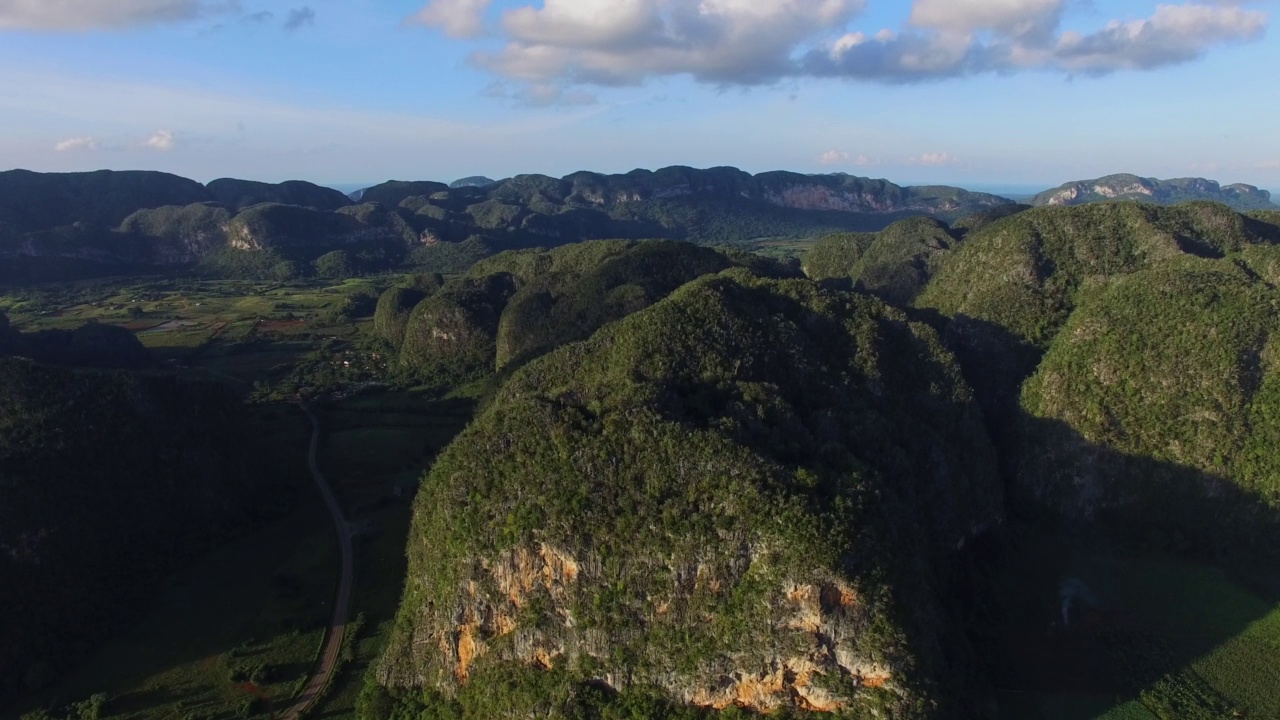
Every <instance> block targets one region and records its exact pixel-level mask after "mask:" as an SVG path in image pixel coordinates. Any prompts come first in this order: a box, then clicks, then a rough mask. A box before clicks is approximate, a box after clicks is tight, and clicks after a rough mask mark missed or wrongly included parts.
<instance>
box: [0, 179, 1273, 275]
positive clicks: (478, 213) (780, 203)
mask: <svg viewBox="0 0 1280 720" xmlns="http://www.w3.org/2000/svg"><path fill="white" fill-rule="evenodd" d="M487 180H488V179H487V178H479V177H475V178H467V179H464V181H460V182H455V183H454V185H456V186H457V187H450V186H449V185H446V184H444V183H440V182H434V181H388V182H385V183H382V184H379V185H374V186H372V187H369V188H365V189H364V190H361V191H359V192H358V193H354V194H353V195H352V197H356V198H359V199H358V200H353V199H352V198H351V197H347V196H344V195H343V194H342V193H341V192H338V191H336V190H333V189H331V188H325V187H321V186H319V185H315V184H312V183H307V182H302V181H290V182H284V183H279V184H269V183H260V182H253V181H246V180H236V179H229V178H224V179H219V180H215V181H213V182H210V183H208V184H207V185H201V184H199V183H197V182H195V181H192V180H188V179H186V178H182V177H179V176H176V175H170V174H166V173H159V172H134V171H105V170H104V171H98V172H91V173H65V174H54V173H51V174H42V173H33V172H29V171H25V170H14V171H9V172H0V279H3V280H4V281H6V282H29V281H33V280H67V279H76V278H81V277H93V276H101V275H104V274H106V275H114V274H122V273H138V272H142V273H146V272H153V271H155V270H157V269H160V268H167V267H173V266H180V265H195V264H208V261H209V259H210V258H214V259H215V260H216V261H217V262H215V264H219V263H220V265H219V266H220V267H224V268H226V267H233V266H234V267H238V268H242V267H244V266H246V265H249V266H253V267H258V268H259V269H261V268H266V267H268V266H269V267H272V268H275V270H273V271H272V272H273V273H275V274H273V275H272V277H276V276H277V275H278V274H279V273H280V272H285V271H286V270H289V268H290V267H292V268H293V270H289V271H290V272H296V271H299V269H301V270H300V271H302V272H306V270H305V267H306V264H308V263H311V262H313V261H314V260H316V259H317V258H318V257H319V256H320V255H323V254H325V253H327V252H332V251H336V250H342V251H344V252H347V253H349V254H350V255H352V256H355V255H360V256H362V257H363V258H364V260H363V261H362V262H363V266H364V267H366V269H373V268H375V267H376V268H387V267H392V266H395V265H398V264H400V263H402V262H405V261H410V263H411V264H414V265H415V266H420V267H422V268H424V269H427V270H431V271H438V272H457V271H460V270H465V268H466V267H468V266H469V264H470V263H471V262H474V261H475V260H476V259H478V258H480V257H484V256H487V255H491V254H493V253H495V252H500V251H502V250H508V249H520V248H532V247H556V246H560V245H565V244H569V243H575V242H579V241H583V240H598V239H621V240H638V239H669V240H686V241H691V242H695V243H700V244H704V245H717V246H718V245H740V244H744V243H756V242H759V241H762V240H773V239H813V238H819V237H823V236H826V235H829V234H831V233H842V232H843V233H847V232H879V231H882V230H884V229H885V228H887V227H889V226H890V225H892V224H893V223H895V222H897V221H900V220H904V219H907V218H912V217H922V216H925V217H931V218H933V219H935V220H937V221H940V222H942V223H945V224H948V225H950V224H952V223H955V222H957V221H959V220H961V219H963V218H966V217H975V216H986V215H989V214H991V213H996V214H997V215H999V214H1001V213H1002V209H1006V208H1010V207H1011V206H1012V205H1013V202H1012V201H1011V200H1009V199H1007V198H1004V197H1001V196H999V195H993V194H989V193H980V192H971V191H968V190H964V189H961V188H956V187H949V186H901V185H897V184H895V183H892V182H889V181H888V180H881V179H872V178H863V177H855V176H851V175H846V174H843V173H840V174H829V175H804V174H800V173H792V172H784V171H776V172H766V173H760V174H756V175H752V174H750V173H747V172H744V171H742V170H739V169H737V168H732V167H717V168H708V169H695V168H690V167H680V166H676V167H668V168H663V169H660V170H656V171H650V170H633V171H631V172H629V173H625V174H615V175H606V174H600V173H594V172H577V173H573V174H571V175H568V176H565V177H563V178H553V177H549V176H546V175H517V176H515V177H512V178H508V179H506V180H501V181H498V182H495V183H492V184H483V182H484V181H487ZM1270 198H1271V195H1270V193H1268V192H1266V191H1264V190H1259V189H1258V188H1255V187H1253V186H1249V185H1228V186H1225V187H1223V186H1221V185H1219V184H1218V183H1216V182H1213V181H1211V180H1203V179H1185V180H1173V181H1161V180H1154V179H1150V178H1140V177H1137V176H1133V175H1117V176H1111V177H1108V178H1101V179H1099V180H1094V181H1088V182H1081V183H1071V184H1068V185H1065V186H1063V187H1062V188H1058V189H1057V190H1053V191H1049V192H1046V193H1042V194H1041V195H1040V196H1038V197H1037V198H1036V202H1037V203H1038V204H1042V205H1073V204H1082V203H1089V202H1098V201H1115V200H1124V199H1139V200H1144V201H1147V202H1153V203H1160V204H1172V203H1176V202H1179V201H1183V200H1196V199H1199V200H1214V201H1218V202H1221V203H1224V204H1226V205H1228V206H1230V207H1232V208H1233V209H1237V210H1258V209H1280V206H1276V205H1273V204H1272V203H1271V201H1270ZM290 264H291V265H290ZM224 271H225V270H221V271H216V272H224ZM277 271H278V272H277ZM255 272H256V271H255Z"/></svg>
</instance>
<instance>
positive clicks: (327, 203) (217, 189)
mask: <svg viewBox="0 0 1280 720" xmlns="http://www.w3.org/2000/svg"><path fill="white" fill-rule="evenodd" d="M205 187H207V188H208V190H209V194H211V195H212V196H213V199H214V200H215V201H217V202H219V203H221V204H222V205H225V206H226V207H228V208H230V209H231V210H233V211H240V210H243V209H245V208H247V207H253V206H254V205H261V204H262V203H277V204H281V205H300V206H302V207H309V208H312V209H314V210H337V209H339V208H344V207H346V206H348V205H350V204H351V199H350V198H348V197H347V196H346V195H343V194H342V193H340V192H338V191H337V190H333V189H332V188H326V187H320V186H319V185H314V184H312V183H309V182H303V181H301V180H290V181H288V182H282V183H280V184H279V185H270V184H268V183H260V182H251V181H249V180H234V179H231V178H222V179H220V180H214V181H213V182H211V183H209V184H208V185H206V186H205Z"/></svg>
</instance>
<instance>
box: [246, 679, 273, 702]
mask: <svg viewBox="0 0 1280 720" xmlns="http://www.w3.org/2000/svg"><path fill="white" fill-rule="evenodd" d="M240 689H241V690H243V691H244V692H245V694H247V695H252V696H254V697H256V698H260V699H262V700H266V699H268V697H267V692H266V691H265V690H263V689H262V688H260V687H258V686H257V685H255V684H254V683H251V682H247V683H240Z"/></svg>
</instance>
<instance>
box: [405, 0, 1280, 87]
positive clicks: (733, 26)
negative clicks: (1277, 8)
mask: <svg viewBox="0 0 1280 720" xmlns="http://www.w3.org/2000/svg"><path fill="white" fill-rule="evenodd" d="M867 1H868V0H540V1H539V2H536V3H533V2H528V0H526V2H524V3H521V4H517V5H516V6H515V7H512V8H510V9H508V10H506V11H505V12H503V13H502V16H501V23H500V27H499V28H496V29H495V30H496V31H500V32H501V37H502V39H503V40H505V45H504V46H502V47H501V48H499V49H497V50H482V51H479V52H476V53H475V54H473V56H472V60H473V62H474V63H475V64H477V65H479V66H480V67H483V68H486V69H488V70H490V71H492V72H493V73H495V74H496V75H498V76H500V77H502V78H506V79H507V80H515V81H522V82H526V83H529V84H530V85H531V86H539V87H544V88H545V87H550V86H566V85H627V84H639V83H643V82H644V81H646V80H648V79H650V78H654V77H665V76H673V75H688V76H692V77H693V78H694V79H695V80H697V81H699V82H703V83H708V84H713V85H719V86H726V85H761V84H771V83H776V82H779V81H783V80H794V79H797V78H804V77H832V78H846V79H857V80H868V81H874V82H884V83H906V82H918V81H925V80H938V79H943V78H949V77H960V76H966V75H976V74H983V73H1009V72H1016V71H1019V70H1049V71H1056V72H1062V73H1080V72H1084V73H1090V74H1101V73H1108V72H1116V71H1121V70H1134V69H1150V68H1156V67H1162V66H1167V65H1172V64H1176V63H1181V62H1187V61H1190V60H1195V59H1197V58H1200V57H1202V56H1203V55H1204V54H1206V53H1207V52H1209V51H1211V50H1213V49H1214V48H1216V47H1218V46H1221V45H1226V44H1231V43H1238V42H1248V41H1253V40H1257V39H1258V38H1260V37H1261V36H1262V34H1263V33H1264V32H1265V30H1266V27H1267V24H1268V22H1269V16H1268V13H1267V12H1265V11H1262V10H1252V9H1246V8H1244V7H1241V6H1240V4H1238V3H1236V2H1231V1H1230V0H1187V1H1186V2H1183V3H1181V4H1176V5H1170V4H1161V5H1158V6H1157V7H1156V8H1155V10H1154V11H1153V13H1152V14H1151V15H1150V16H1149V17H1147V18H1145V19H1137V20H1123V21H1122V20H1116V21H1112V22H1110V23H1108V24H1105V25H1103V26H1102V27H1100V28H1099V29H1098V30H1096V31H1093V32H1085V33H1080V32H1074V31H1064V29H1063V27H1062V22H1063V13H1064V10H1065V8H1066V7H1067V6H1068V5H1069V0H914V1H913V3H912V7H911V15H910V20H909V21H908V24H907V26H906V27H903V28H900V29H892V28H883V29H874V28H872V29H858V28H856V27H851V25H852V24H853V21H854V20H855V19H856V18H857V16H858V15H859V14H860V13H861V11H862V10H863V9H864V8H865V6H866V3H867ZM874 1H876V2H887V1H888V0H874ZM489 5H490V0H432V2H431V3H430V4H428V5H427V6H426V7H425V8H423V9H422V10H421V11H420V12H419V13H418V14H417V15H415V16H414V17H413V18H411V21H412V22H416V23H420V24H424V25H429V26H433V27H438V28H441V29H442V30H444V31H445V32H446V33H447V34H450V35H453V36H455V37H473V36H475V35H478V34H480V33H481V32H482V31H483V28H484V25H483V17H484V13H485V11H486V10H487V9H488V8H489Z"/></svg>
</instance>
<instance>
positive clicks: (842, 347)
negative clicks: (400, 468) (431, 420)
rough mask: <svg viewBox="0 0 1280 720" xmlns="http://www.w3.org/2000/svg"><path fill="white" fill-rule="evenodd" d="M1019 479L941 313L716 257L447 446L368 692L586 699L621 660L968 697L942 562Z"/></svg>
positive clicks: (412, 699)
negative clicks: (997, 462)
mask: <svg viewBox="0 0 1280 720" xmlns="http://www.w3.org/2000/svg"><path fill="white" fill-rule="evenodd" d="M908 388H912V390H907V389H908ZM999 497H1000V489H999V484H998V482H997V480H996V477H995V471H994V454H993V453H992V451H991V449H990V446H989V444H988V442H987V440H986V434H985V430H984V429H983V426H982V422H981V413H980V412H979V411H978V410H977V407H976V405H975V404H974V402H973V400H972V396H971V394H970V392H969V390H968V388H967V386H966V385H965V384H964V381H963V379H962V378H961V377H960V373H959V370H958V368H957V367H956V366H955V364H954V361H953V360H952V359H951V357H950V355H949V354H948V353H947V352H946V351H945V350H944V349H943V348H942V345H941V342H940V340H939V338H938V337H937V336H936V334H934V333H933V332H932V331H931V330H930V329H929V328H928V327H926V326H923V325H919V324H913V323H910V322H908V320H907V318H906V317H905V316H903V315H902V314H901V313H899V312H897V311H894V310H891V309H889V308H888V307H887V306H885V305H883V304H881V303H880V302H878V301H876V300H873V299H871V298H868V297H865V296H861V295H856V294H850V293H841V292H827V291H822V290H820V289H819V288H818V287H817V286H815V285H813V284H812V283H810V282H808V281H786V282H778V281H768V280H761V279H758V278H756V277H754V276H752V275H751V274H749V273H748V272H746V271H744V270H741V269H738V270H734V271H732V272H731V273H729V274H725V275H719V276H712V277H708V278H704V279H703V280H700V281H696V282H694V283H692V284H689V285H686V286H684V287H683V288H681V289H680V290H678V291H677V292H675V293H674V294H673V295H671V296H670V297H669V298H667V299H665V300H663V301H661V302H659V303H658V304H656V305H654V306H653V307H651V308H649V309H648V310H644V311H641V312H638V313H635V314H632V315H630V316H629V317H627V318H626V319H624V320H622V321H621V322H618V323H614V324H611V325H608V326H606V327H605V328H604V329H603V330H601V331H600V332H598V333H596V334H595V335H594V336H592V337H591V339H590V340H587V341H585V342H583V343H579V344H570V345H567V346H565V347H563V348H561V349H560V350H557V351H554V352H552V353H551V354H550V355H547V356H545V357H543V358H541V359H539V360H536V361H533V362H532V363H530V364H529V365H527V366H526V367H524V368H523V369H522V370H520V371H519V372H517V373H516V374H515V375H514V376H513V377H512V379H511V380H510V381H509V382H508V383H507V384H506V385H505V386H504V388H503V390H502V391H501V392H500V393H499V396H498V397H497V398H496V399H495V400H494V401H493V402H492V403H491V404H490V406H489V409H488V411H487V412H485V413H484V414H483V415H482V416H481V417H480V418H479V419H478V420H477V422H476V423H475V424H473V425H472V426H471V427H470V428H469V429H468V430H467V431H465V432H464V434H463V435H462V437H461V438H460V439H459V440H458V441H457V442H456V443H455V444H454V445H453V446H451V447H450V448H449V450H447V451H446V453H445V454H444V455H443V456H442V457H441V458H440V460H439V461H438V462H437V463H436V465H435V467H434V469H433V470H432V472H431V474H430V476H429V477H428V478H427V479H426V480H425V481H424V485H423V488H422V490H421V492H420V493H419V496H418V501H417V506H416V507H417V512H416V516H415V525H414V529H413V533H412V537H411V539H410V542H409V555H410V571H409V572H410V574H409V584H408V589H407V591H406V595H405V599H404V602H403V604H402V607H401V617H400V623H399V625H398V626H397V629H396V634H395V636H394V637H393V640H392V645H391V647H390V649H389V651H388V653H387V654H386V656H385V657H384V659H383V663H382V666H381V668H380V670H379V672H378V678H380V680H381V682H382V685H379V686H375V687H371V688H370V689H369V691H368V692H367V693H366V699H365V707H366V712H368V713H373V712H381V711H378V710H377V708H380V707H385V706H386V705H387V704H388V703H396V702H399V703H403V704H406V705H407V707H417V706H418V705H419V704H421V703H424V702H425V703H426V705H427V707H426V708H425V709H415V710H412V713H413V714H415V715H416V714H417V713H419V712H425V713H426V715H425V716H442V714H443V713H448V712H456V713H458V714H459V716H461V717H475V718H481V717H485V718H496V717H525V716H527V715H528V714H529V713H534V714H537V715H539V716H548V717H576V716H577V715H575V714H574V712H575V711H573V710H572V709H571V708H572V707H573V706H574V705H575V703H576V702H578V701H577V700H574V699H573V698H576V697H580V696H582V695H583V693H587V697H591V695H590V693H589V691H588V690H587V688H589V687H591V686H599V687H606V688H612V690H611V691H610V692H612V691H622V692H623V693H624V698H623V699H622V700H619V701H618V702H622V703H634V702H636V700H635V698H634V694H635V693H640V694H641V695H642V696H646V695H648V694H650V693H653V692H658V693H659V695H660V696H662V697H665V698H667V700H668V701H675V702H677V703H690V702H693V703H698V704H703V705H707V706H718V707H724V706H727V705H733V704H737V703H743V704H747V705H749V706H752V707H757V708H759V709H771V708H789V709H806V708H808V709H827V710H832V709H838V708H843V709H844V710H843V711H844V713H845V716H847V717H874V716H877V714H878V713H885V714H887V716H889V717H926V716H928V713H929V711H930V708H931V707H932V704H933V703H935V702H944V703H945V702H946V701H947V700H948V698H947V697H945V691H944V689H943V688H944V686H945V685H946V681H945V680H944V675H945V672H944V670H945V668H946V662H947V661H946V658H945V657H944V654H943V652H942V649H941V647H940V643H939V641H940V639H941V638H942V637H943V636H945V635H947V634H948V631H947V630H946V629H944V628H942V627H939V626H938V625H939V618H938V616H937V601H936V599H935V598H933V596H932V592H933V591H932V590H931V589H930V580H929V578H930V576H931V571H930V567H931V566H932V564H933V562H934V560H935V559H936V558H938V557H939V556H940V555H941V554H942V553H943V552H944V549H946V548H954V547H955V545H956V543H957V542H963V541H964V539H965V538H967V537H970V536H971V534H973V533H975V532H977V531H979V530H980V529H981V528H983V527H987V526H989V525H990V524H991V523H993V522H995V521H996V520H997V519H998V513H997V512H993V511H994V510H995V509H996V508H998V507H999V505H1000V500H999ZM824 643H828V644H825V645H824ZM539 667H541V670H539V669H538V668H539ZM551 668H554V671H553V672H545V671H546V670H548V669H551ZM797 675H798V676H799V678H800V679H799V680H797V679H796V676H797ZM733 678H736V680H735V679H733ZM771 678H772V679H771ZM468 679H470V680H469V681H468ZM753 683H754V684H755V685H758V686H759V687H757V688H756V689H752V688H753V687H754V686H753ZM771 683H776V687H774V686H773V685H772V684H771ZM535 687H536V688H537V691H536V692H534V691H533V688H535ZM769 688H773V689H769ZM422 690H426V691H427V692H426V693H425V694H424V693H422V692H421V691H422ZM388 693H390V694H389V695H388ZM607 696H608V693H606V696H605V697H607ZM395 698H398V700H397V699H395ZM615 711H616V710H615ZM432 713H435V715H432ZM369 716H370V717H372V716H373V715H369ZM378 716H383V715H378ZM654 716H656V715H654ZM879 716H886V715H879Z"/></svg>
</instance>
